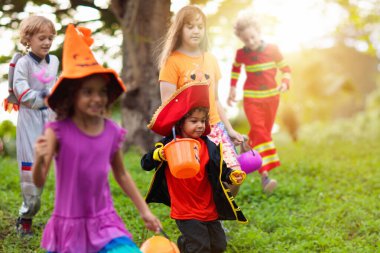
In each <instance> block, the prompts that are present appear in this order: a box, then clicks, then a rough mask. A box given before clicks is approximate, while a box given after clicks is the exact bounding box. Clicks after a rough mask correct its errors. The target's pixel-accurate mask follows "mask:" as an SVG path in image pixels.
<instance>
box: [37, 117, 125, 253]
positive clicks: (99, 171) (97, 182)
mask: <svg viewBox="0 0 380 253" xmlns="http://www.w3.org/2000/svg"><path fill="white" fill-rule="evenodd" d="M46 127H47V128H51V129H53V130H54V132H55V135H56V136H57V140H58V142H59V149H58V152H57V154H56V156H55V164H56V166H55V168H56V171H55V173H56V192H55V205H54V211H53V214H52V216H51V217H50V219H49V221H48V223H47V225H46V227H45V229H44V232H43V236H42V242H41V246H42V248H44V249H46V250H48V251H53V252H60V253H63V252H65V253H66V252H97V251H99V250H100V249H101V248H103V247H104V246H105V245H106V244H107V243H108V242H110V241H111V240H112V239H114V238H117V237H121V236H127V237H129V238H131V234H130V233H129V232H128V231H127V229H126V228H125V225H124V223H123V221H122V220H121V218H120V217H119V216H118V215H117V213H116V211H115V209H114V207H113V202H112V197H111V192H110V187H109V183H108V175H109V171H110V169H111V165H110V162H111V159H112V157H113V155H114V154H115V152H116V151H117V150H118V149H119V148H120V146H121V144H122V142H123V139H124V135H125V133H126V130H125V129H123V128H121V127H119V126H117V125H116V124H115V123H113V122H112V121H111V120H107V119H105V121H104V130H103V132H102V133H100V134H99V135H97V136H89V135H87V134H85V133H83V132H82V131H81V130H80V129H79V128H78V127H77V126H76V125H75V124H74V122H73V121H72V120H71V119H65V120H62V121H56V122H51V123H48V124H47V126H46Z"/></svg>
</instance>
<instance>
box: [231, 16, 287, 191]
mask: <svg viewBox="0 0 380 253" xmlns="http://www.w3.org/2000/svg"><path fill="white" fill-rule="evenodd" d="M234 28H235V34H236V35H237V36H238V37H239V39H240V40H241V41H242V42H243V43H244V47H243V48H241V49H238V50H237V52H236V56H235V62H234V63H233V66H232V74H231V89H230V94H229V98H228V104H229V105H232V104H233V102H235V101H236V84H237V81H238V79H239V75H240V71H241V66H242V65H244V68H245V71H246V75H247V79H246V80H245V83H244V87H243V94H244V101H243V105H244V112H245V114H246V116H247V119H248V122H249V124H250V127H251V129H250V131H249V133H248V138H249V141H248V144H249V146H250V147H251V148H252V149H255V150H256V151H257V152H259V153H260V155H261V157H262V160H263V164H262V167H261V168H260V170H259V173H260V174H261V176H262V186H263V190H264V192H267V193H271V192H273V190H274V189H275V188H276V186H277V181H276V180H274V179H270V178H269V177H268V172H269V171H270V170H272V169H274V168H276V167H278V166H280V159H279V157H278V154H277V151H276V147H275V144H274V142H273V140H272V136H271V131H272V127H273V124H274V120H275V117H276V113H277V108H278V105H279V99H280V93H281V92H284V91H286V90H288V89H289V81H290V68H289V66H288V65H287V64H286V62H285V61H284V59H283V56H282V54H281V53H280V51H279V49H278V47H277V46H275V45H273V44H267V43H265V42H264V41H262V40H261V37H260V27H259V25H258V23H257V21H256V20H255V18H254V16H253V15H252V13H249V12H242V13H240V15H239V16H238V18H237V21H236V23H235V27H234ZM278 70H280V72H281V73H282V79H281V83H280V85H279V86H277V82H276V74H277V71H278Z"/></svg>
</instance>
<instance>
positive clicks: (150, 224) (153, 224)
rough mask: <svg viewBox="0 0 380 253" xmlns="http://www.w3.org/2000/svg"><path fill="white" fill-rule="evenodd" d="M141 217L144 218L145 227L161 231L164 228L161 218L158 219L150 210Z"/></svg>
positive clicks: (157, 231) (156, 231)
mask: <svg viewBox="0 0 380 253" xmlns="http://www.w3.org/2000/svg"><path fill="white" fill-rule="evenodd" d="M141 218H142V219H143V220H144V223H145V227H146V228H147V229H149V230H150V231H153V232H155V233H159V232H160V230H161V229H162V225H161V222H160V220H159V219H157V217H156V216H154V215H153V214H152V213H151V212H150V211H148V212H146V213H145V214H142V215H141Z"/></svg>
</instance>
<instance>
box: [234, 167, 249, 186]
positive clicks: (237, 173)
mask: <svg viewBox="0 0 380 253" xmlns="http://www.w3.org/2000/svg"><path fill="white" fill-rule="evenodd" d="M246 176H247V174H245V172H244V171H242V170H234V171H232V172H231V174H230V180H231V182H232V184H233V185H241V184H242V183H243V182H244V180H245V177H246Z"/></svg>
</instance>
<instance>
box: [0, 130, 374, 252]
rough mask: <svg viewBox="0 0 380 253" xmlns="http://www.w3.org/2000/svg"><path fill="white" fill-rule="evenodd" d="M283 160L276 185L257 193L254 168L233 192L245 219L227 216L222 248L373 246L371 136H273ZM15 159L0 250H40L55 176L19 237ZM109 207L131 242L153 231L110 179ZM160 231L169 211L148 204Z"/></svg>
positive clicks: (3, 170) (9, 163)
mask: <svg viewBox="0 0 380 253" xmlns="http://www.w3.org/2000/svg"><path fill="white" fill-rule="evenodd" d="M275 138H276V139H275V141H276V143H277V144H278V145H277V146H278V151H279V155H280V157H281V159H282V166H281V167H280V168H278V169H276V170H274V171H273V172H272V173H271V176H272V177H273V178H276V179H277V180H278V182H279V187H278V189H277V190H276V191H275V193H274V194H273V195H271V196H267V195H265V194H263V193H262V192H261V182H260V180H259V176H258V174H257V173H253V174H249V175H248V176H247V179H246V182H245V183H244V184H243V186H242V187H241V190H240V192H239V194H238V196H237V198H236V201H237V203H238V205H239V206H240V207H241V209H242V210H243V212H244V214H245V215H246V217H247V218H248V219H249V221H250V222H249V223H248V224H247V225H242V224H238V223H237V222H233V221H227V222H224V223H223V225H224V226H225V227H226V229H227V230H228V231H229V232H228V233H227V236H228V239H229V241H228V250H227V252H239V253H242V252H265V253H267V252H334V253H336V252H352V253H358V252H371V253H372V252H380V143H379V142H378V141H376V138H372V139H371V138H366V139H362V138H359V137H357V138H349V139H346V138H339V137H337V138H335V137H334V136H327V137H326V136H324V137H321V138H316V136H307V134H305V135H304V136H303V137H302V136H301V139H300V141H299V142H298V143H291V142H289V141H288V138H287V137H286V136H281V135H278V136H276V137H275ZM139 161H140V155H139V154H138V153H137V152H135V151H130V152H129V153H127V154H126V156H125V164H126V166H127V168H128V169H129V171H130V172H131V174H132V176H133V178H134V179H135V181H136V183H137V185H138V187H139V188H140V190H141V192H142V193H143V194H145V193H146V191H147V189H148V187H149V182H150V179H151V176H152V174H153V173H150V172H145V171H143V170H142V169H140V166H139ZM16 168H17V167H16V161H15V160H13V159H9V158H7V159H5V158H1V160H0V178H1V184H0V252H6V253H8V252H23V253H27V252H43V251H42V250H41V249H39V241H40V239H41V232H42V229H43V226H44V224H45V223H46V221H47V219H48V218H49V216H50V214H51V212H52V209H53V200H54V177H53V173H51V174H50V175H49V179H48V182H47V185H46V187H45V189H44V193H43V196H42V207H41V210H40V212H39V213H38V215H37V216H36V218H35V219H34V225H35V226H34V232H35V234H34V236H33V237H32V238H20V237H18V236H17V234H16V233H15V229H14V227H15V220H16V217H17V212H18V208H19V205H20V204H21V202H20V201H21V196H20V187H19V177H18V172H17V169H16ZM111 186H112V191H113V197H114V204H115V207H116V209H117V211H118V213H119V214H120V216H121V217H122V218H123V220H124V221H125V223H126V226H127V227H128V229H129V230H130V231H131V232H132V234H133V235H134V240H135V241H136V243H137V244H138V245H141V243H142V242H143V241H144V240H145V239H146V238H147V237H150V236H152V235H153V234H152V233H151V232H146V231H145V229H144V228H143V223H142V221H141V220H140V218H139V215H138V212H137V211H136V209H135V207H134V206H133V205H132V204H131V202H130V201H129V200H128V199H127V198H126V197H125V196H124V195H123V194H122V192H121V190H120V189H119V188H118V187H117V186H116V183H115V181H114V180H113V179H112V178H111ZM151 207H152V210H153V212H154V213H155V214H156V215H157V216H158V217H159V218H160V219H161V221H162V222H163V225H164V230H165V231H166V232H167V234H168V235H169V236H170V237H171V238H172V240H173V241H176V238H177V236H178V231H177V228H176V226H175V223H174V222H173V221H172V220H170V218H169V217H168V214H169V209H168V208H167V207H165V206H163V205H152V206H151Z"/></svg>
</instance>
